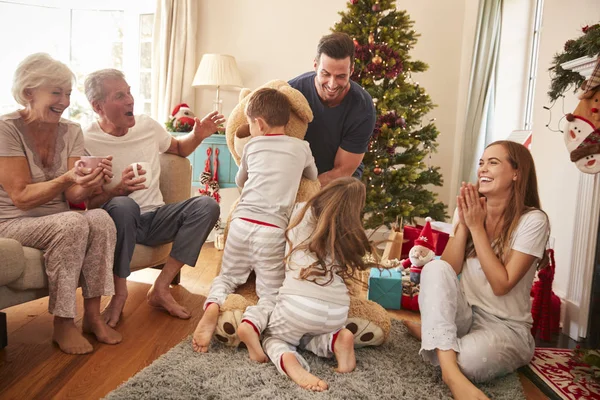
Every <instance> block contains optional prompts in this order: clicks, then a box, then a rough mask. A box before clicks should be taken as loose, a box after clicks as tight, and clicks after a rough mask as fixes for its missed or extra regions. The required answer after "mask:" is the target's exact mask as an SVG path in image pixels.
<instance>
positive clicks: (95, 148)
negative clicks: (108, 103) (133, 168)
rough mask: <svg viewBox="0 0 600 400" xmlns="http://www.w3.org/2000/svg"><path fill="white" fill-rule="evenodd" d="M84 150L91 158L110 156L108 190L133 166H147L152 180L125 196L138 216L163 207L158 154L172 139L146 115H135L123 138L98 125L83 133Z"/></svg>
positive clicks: (166, 148)
mask: <svg viewBox="0 0 600 400" xmlns="http://www.w3.org/2000/svg"><path fill="white" fill-rule="evenodd" d="M83 136H84V138H85V148H86V150H87V151H88V152H89V153H90V155H93V156H110V155H112V156H113V160H112V164H113V174H114V177H113V180H112V182H111V183H110V184H108V185H106V189H112V188H113V187H115V186H116V185H117V184H118V183H119V182H120V181H121V173H122V172H123V170H124V169H125V168H127V166H128V165H130V164H132V163H134V162H148V163H150V165H151V166H152V180H151V182H145V183H144V184H145V185H146V186H147V187H148V189H142V190H137V191H135V192H133V193H131V194H130V195H129V197H131V198H132V199H133V200H135V201H136V203H138V205H139V206H140V209H141V211H142V213H145V212H148V211H154V210H156V209H157V208H158V207H160V206H162V205H164V204H165V202H164V201H163V197H162V194H161V192H160V185H159V180H160V160H159V158H158V155H159V153H164V152H165V151H167V150H168V148H169V146H170V145H171V139H172V136H171V135H170V134H169V132H167V131H166V130H165V128H163V127H162V125H160V124H159V123H158V122H156V121H155V120H153V119H152V118H150V117H149V116H147V115H143V114H142V115H136V117H135V125H134V126H133V127H132V128H130V129H129V131H127V133H126V134H125V135H123V136H113V135H109V134H108V133H106V132H104V131H103V130H102V129H101V128H100V125H99V124H98V121H94V122H92V123H91V124H90V125H89V126H87V127H86V128H85V129H84V130H83Z"/></svg>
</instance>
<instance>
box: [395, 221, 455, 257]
mask: <svg viewBox="0 0 600 400" xmlns="http://www.w3.org/2000/svg"><path fill="white" fill-rule="evenodd" d="M422 230H423V227H422V226H421V227H415V226H409V225H405V226H404V244H403V245H402V255H401V259H405V258H408V253H409V252H410V249H412V248H413V246H414V245H415V240H417V239H418V238H419V236H420V235H421V231H422ZM432 233H433V245H434V246H435V248H436V250H437V240H438V234H437V233H436V231H434V230H432ZM444 246H445V244H444ZM435 254H436V255H438V254H437V251H436V253H435ZM440 254H441V253H440Z"/></svg>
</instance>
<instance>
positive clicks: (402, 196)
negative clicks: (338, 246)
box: [333, 0, 447, 228]
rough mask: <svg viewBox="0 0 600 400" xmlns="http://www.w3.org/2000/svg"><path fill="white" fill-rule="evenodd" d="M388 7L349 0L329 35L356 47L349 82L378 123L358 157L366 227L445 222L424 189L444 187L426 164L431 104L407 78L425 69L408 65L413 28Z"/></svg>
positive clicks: (384, 0)
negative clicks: (369, 103) (340, 35)
mask: <svg viewBox="0 0 600 400" xmlns="http://www.w3.org/2000/svg"><path fill="white" fill-rule="evenodd" d="M394 4H395V1H392V0H350V2H349V3H348V10H347V11H344V12H340V13H339V14H340V15H341V17H342V20H341V21H340V22H338V23H336V24H335V26H334V28H333V31H335V32H345V33H347V34H348V35H350V37H352V38H353V40H354V45H355V48H356V58H355V62H354V73H353V75H352V79H353V80H354V81H356V82H357V83H358V84H359V85H361V86H362V87H363V88H365V90H366V91H367V92H369V94H370V95H371V96H372V97H373V102H374V103H375V109H376V112H377V122H376V124H375V130H374V132H373V136H372V137H371V141H370V143H369V149H368V151H367V153H366V154H365V157H364V160H363V162H364V164H365V169H364V174H363V181H364V183H365V184H366V185H367V204H366V207H365V228H376V227H378V226H381V225H382V224H386V225H388V226H389V225H390V224H391V223H392V222H395V221H396V220H399V219H403V220H404V221H405V222H411V221H412V220H413V218H415V217H428V216H429V217H431V218H433V219H435V220H442V221H443V220H445V219H446V217H447V215H446V206H445V205H444V204H443V203H441V202H439V201H436V199H437V195H436V194H435V193H433V192H431V191H430V190H428V189H427V186H428V185H435V186H441V185H442V183H443V180H442V176H441V174H440V172H439V167H433V166H431V165H429V161H430V155H431V152H433V151H435V150H436V148H437V143H436V138H437V136H438V135H439V132H438V130H437V128H436V127H435V125H434V124H433V120H429V121H427V122H426V123H423V119H424V118H425V116H426V114H427V113H428V112H429V111H431V110H432V109H433V107H435V106H434V104H433V103H432V101H431V99H430V98H429V96H428V95H427V93H426V92H425V90H424V89H423V88H422V87H420V86H419V84H418V82H415V81H413V80H412V78H411V74H412V73H415V72H423V71H425V70H426V69H427V65H426V64H425V63H423V62H421V61H412V60H411V59H410V55H409V51H410V50H411V49H412V48H413V47H414V45H415V44H416V42H417V37H418V36H419V35H417V34H416V33H415V31H414V30H413V29H412V26H413V21H411V20H410V17H409V16H408V15H407V13H406V12H405V11H398V10H396V8H395V5H394Z"/></svg>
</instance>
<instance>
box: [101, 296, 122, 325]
mask: <svg viewBox="0 0 600 400" xmlns="http://www.w3.org/2000/svg"><path fill="white" fill-rule="evenodd" d="M126 301H127V295H124V296H123V295H114V296H113V297H111V299H110V302H109V303H108V305H107V306H106V307H105V308H104V310H102V318H103V319H104V322H106V325H108V326H110V327H111V328H114V327H116V326H117V324H118V323H119V320H120V319H121V314H123V307H125V302H126Z"/></svg>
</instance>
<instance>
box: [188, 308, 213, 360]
mask: <svg viewBox="0 0 600 400" xmlns="http://www.w3.org/2000/svg"><path fill="white" fill-rule="evenodd" d="M218 319H219V305H218V304H217V303H211V304H209V305H208V307H206V310H204V314H203V315H202V318H201V319H200V322H198V326H197V327H196V330H195V331H194V336H193V338H192V347H193V349H194V351H197V352H200V353H206V352H207V351H208V345H209V344H210V339H211V338H212V336H213V334H214V333H215V328H216V327H217V320H218Z"/></svg>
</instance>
